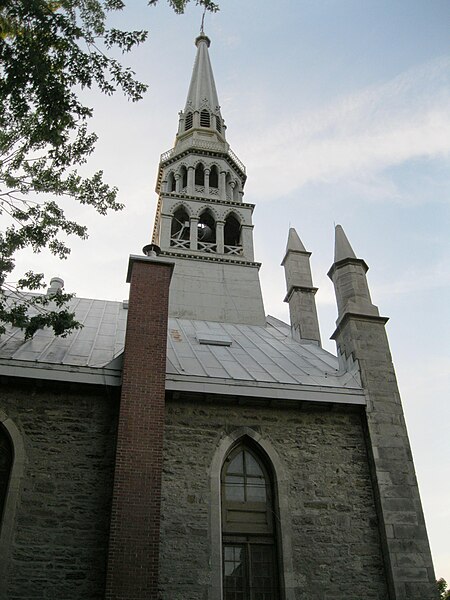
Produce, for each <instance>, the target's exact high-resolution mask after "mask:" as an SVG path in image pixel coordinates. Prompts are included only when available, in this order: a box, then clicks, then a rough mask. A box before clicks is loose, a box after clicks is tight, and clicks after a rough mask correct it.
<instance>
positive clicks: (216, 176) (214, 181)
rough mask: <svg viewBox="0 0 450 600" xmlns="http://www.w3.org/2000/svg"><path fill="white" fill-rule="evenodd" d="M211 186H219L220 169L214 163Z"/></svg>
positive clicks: (210, 175)
mask: <svg viewBox="0 0 450 600" xmlns="http://www.w3.org/2000/svg"><path fill="white" fill-rule="evenodd" d="M209 187H210V188H218V187H219V171H218V169H217V167H216V165H213V166H212V167H211V170H210V172H209Z"/></svg>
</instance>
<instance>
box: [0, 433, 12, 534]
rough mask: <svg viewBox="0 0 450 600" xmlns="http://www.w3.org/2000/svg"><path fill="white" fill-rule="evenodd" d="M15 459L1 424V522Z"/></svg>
mask: <svg viewBox="0 0 450 600" xmlns="http://www.w3.org/2000/svg"><path fill="white" fill-rule="evenodd" d="M12 461H13V449H12V444H11V441H10V439H9V436H8V434H7V433H6V431H5V429H4V427H2V425H0V524H1V521H2V515H3V510H4V508H5V504H6V495H7V493H8V484H9V477H10V475H11V469H12Z"/></svg>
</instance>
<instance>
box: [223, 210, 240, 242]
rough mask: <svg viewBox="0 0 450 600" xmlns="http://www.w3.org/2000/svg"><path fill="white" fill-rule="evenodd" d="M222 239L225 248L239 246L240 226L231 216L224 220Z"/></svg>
mask: <svg viewBox="0 0 450 600" xmlns="http://www.w3.org/2000/svg"><path fill="white" fill-rule="evenodd" d="M223 237H224V244H225V246H240V245H241V224H240V223H239V221H238V219H237V218H236V217H235V216H234V215H233V214H231V215H228V217H227V218H226V219H225V227H224V232H223Z"/></svg>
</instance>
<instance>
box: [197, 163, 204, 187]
mask: <svg viewBox="0 0 450 600" xmlns="http://www.w3.org/2000/svg"><path fill="white" fill-rule="evenodd" d="M195 185H205V168H204V167H203V165H202V163H199V164H198V165H197V166H196V167H195Z"/></svg>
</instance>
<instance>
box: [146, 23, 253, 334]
mask: <svg viewBox="0 0 450 600" xmlns="http://www.w3.org/2000/svg"><path fill="white" fill-rule="evenodd" d="M210 43H211V42H210V40H209V38H208V37H207V36H206V35H205V34H204V33H203V31H202V32H201V34H200V35H199V36H198V37H197V39H196V40H195V44H196V46H197V55H196V58H195V63H194V69H193V73H192V77H191V82H190V85H189V91H188V95H187V100H186V106H185V110H184V111H182V112H181V113H180V121H179V127H178V133H177V136H176V139H175V145H174V147H173V148H172V149H171V150H168V151H167V152H164V153H163V154H162V155H161V161H160V166H159V173H158V180H157V184H156V192H157V193H158V195H159V202H158V208H157V212H156V219H155V227H154V232H153V243H155V244H157V245H158V246H160V248H161V251H162V255H164V256H167V257H170V258H171V259H173V260H174V261H175V262H176V267H175V271H174V276H173V279H172V284H171V297H170V298H171V299H170V309H169V310H170V314H171V315H173V316H178V317H185V318H190V319H198V320H209V321H220V322H230V323H246V324H255V325H263V324H265V314H264V307H263V302H262V295H261V288H260V283H259V275H258V271H259V267H260V264H259V263H256V262H255V259H254V253H253V224H252V213H253V209H254V205H253V204H249V203H246V202H244V201H243V195H244V185H245V180H246V174H245V167H244V165H243V163H242V162H241V161H240V160H239V159H238V157H237V156H236V155H235V154H234V152H232V150H231V148H230V146H229V144H228V143H227V141H226V139H225V125H224V122H223V119H222V115H221V113H220V107H219V100H218V96H217V90H216V85H215V82H214V76H213V72H212V68H211V62H210V59H209V50H208V48H209V46H210Z"/></svg>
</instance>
